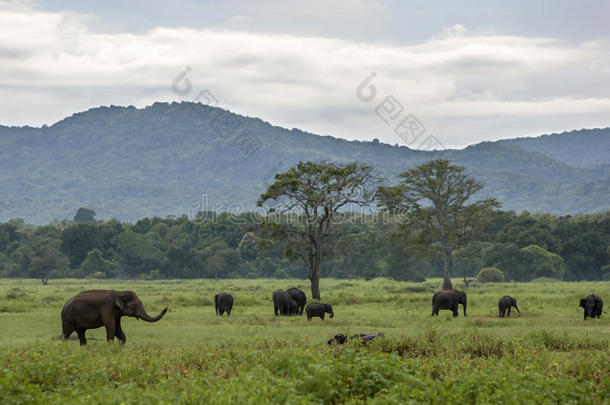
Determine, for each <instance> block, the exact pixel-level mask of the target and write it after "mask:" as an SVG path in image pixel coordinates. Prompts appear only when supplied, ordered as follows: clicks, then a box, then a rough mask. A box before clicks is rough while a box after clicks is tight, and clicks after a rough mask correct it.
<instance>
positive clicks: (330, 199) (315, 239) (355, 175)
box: [258, 162, 380, 299]
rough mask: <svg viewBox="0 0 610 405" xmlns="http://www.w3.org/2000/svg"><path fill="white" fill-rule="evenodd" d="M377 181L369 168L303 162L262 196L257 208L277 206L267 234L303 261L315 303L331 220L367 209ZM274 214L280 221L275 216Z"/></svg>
mask: <svg viewBox="0 0 610 405" xmlns="http://www.w3.org/2000/svg"><path fill="white" fill-rule="evenodd" d="M379 180H380V179H379V178H378V177H377V176H376V175H375V173H374V171H373V168H372V166H369V165H366V164H359V163H356V162H353V163H346V164H340V163H328V162H321V163H314V162H299V163H298V164H297V166H296V167H291V168H290V169H289V170H288V171H286V172H283V173H278V174H276V175H275V182H274V183H273V184H271V185H270V186H269V188H268V189H267V191H266V192H265V193H264V194H262V195H261V196H260V198H259V200H258V205H259V206H262V205H263V204H265V203H266V202H267V201H269V200H271V201H273V202H275V203H276V204H277V205H275V206H274V207H273V208H271V209H270V210H269V214H271V215H269V216H268V217H267V219H266V221H265V222H264V223H263V228H264V229H265V230H266V234H267V235H269V236H270V237H271V238H272V239H274V240H276V241H284V242H285V246H286V249H285V252H286V255H287V256H289V257H298V258H300V259H302V260H303V262H304V263H305V265H306V266H307V276H308V278H309V280H310V282H311V295H312V297H313V298H314V299H319V298H320V271H321V267H322V266H321V263H322V258H323V255H324V254H325V251H324V249H325V248H328V242H329V241H330V240H331V238H330V236H331V235H330V232H331V229H332V227H333V221H334V220H335V219H336V218H337V216H338V215H337V214H338V213H339V211H340V210H341V209H343V208H349V207H366V206H369V205H370V204H371V203H372V202H373V201H374V200H375V194H376V188H377V185H378V182H379ZM276 213H277V214H280V215H279V217H278V216H272V215H273V214H276ZM290 214H296V215H290Z"/></svg>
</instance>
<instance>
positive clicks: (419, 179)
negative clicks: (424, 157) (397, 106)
mask: <svg viewBox="0 0 610 405" xmlns="http://www.w3.org/2000/svg"><path fill="white" fill-rule="evenodd" d="M464 170H465V168H464V167H459V166H454V165H452V164H451V163H450V162H449V161H448V160H443V159H437V160H432V161H430V162H427V163H424V164H422V165H419V166H416V167H415V168H413V169H410V170H407V171H406V172H404V173H401V174H400V175H399V176H400V178H401V179H402V181H401V183H400V184H399V185H398V186H394V187H381V188H380V193H379V194H380V200H381V204H380V205H381V206H382V207H383V208H384V209H386V210H389V211H390V212H394V213H395V214H401V215H402V214H407V216H406V219H407V224H406V225H407V226H406V230H407V232H413V231H415V232H418V233H419V238H418V243H419V245H420V246H425V250H427V251H429V252H430V253H433V254H440V255H441V257H442V258H443V288H444V289H452V288H453V286H452V284H451V277H450V273H451V269H452V267H453V263H454V251H455V250H456V249H459V248H462V247H464V246H466V245H467V244H468V243H470V242H471V241H473V240H474V239H475V238H476V237H477V235H478V234H480V233H482V230H483V229H484V227H485V224H486V223H487V222H488V220H489V218H491V215H490V214H489V211H490V210H492V209H493V208H495V207H498V206H499V205H500V204H499V203H498V202H497V201H496V200H495V199H493V198H492V199H485V200H479V201H475V202H472V203H468V201H469V200H470V199H471V198H472V197H473V196H474V194H475V193H477V192H478V191H479V190H481V189H482V188H483V186H482V185H481V184H480V183H478V182H476V181H475V180H474V179H472V178H469V177H468V176H466V174H464ZM424 204H426V205H424Z"/></svg>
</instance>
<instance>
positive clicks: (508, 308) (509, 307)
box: [506, 307, 511, 318]
mask: <svg viewBox="0 0 610 405" xmlns="http://www.w3.org/2000/svg"><path fill="white" fill-rule="evenodd" d="M510 310H511V308H510V307H508V313H507V314H506V315H508V317H509V318H510Z"/></svg>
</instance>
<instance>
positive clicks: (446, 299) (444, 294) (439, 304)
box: [432, 290, 466, 318]
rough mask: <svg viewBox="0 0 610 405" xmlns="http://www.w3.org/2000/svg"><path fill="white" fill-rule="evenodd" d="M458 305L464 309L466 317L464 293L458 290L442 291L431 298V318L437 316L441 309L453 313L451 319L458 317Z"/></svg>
mask: <svg viewBox="0 0 610 405" xmlns="http://www.w3.org/2000/svg"><path fill="white" fill-rule="evenodd" d="M458 304H462V306H463V307H464V316H466V293H465V292H463V291H458V290H443V291H439V292H437V293H436V294H434V296H433V297H432V316H434V315H436V316H438V311H439V310H441V309H449V310H451V311H453V317H454V318H455V317H457V316H458Z"/></svg>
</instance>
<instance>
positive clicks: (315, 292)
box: [310, 275, 320, 300]
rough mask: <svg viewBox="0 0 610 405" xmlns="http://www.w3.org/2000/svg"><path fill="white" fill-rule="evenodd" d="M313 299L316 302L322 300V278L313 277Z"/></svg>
mask: <svg viewBox="0 0 610 405" xmlns="http://www.w3.org/2000/svg"><path fill="white" fill-rule="evenodd" d="M310 280H311V298H313V299H314V300H319V299H320V276H317V275H316V276H313V277H311V279H310Z"/></svg>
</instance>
